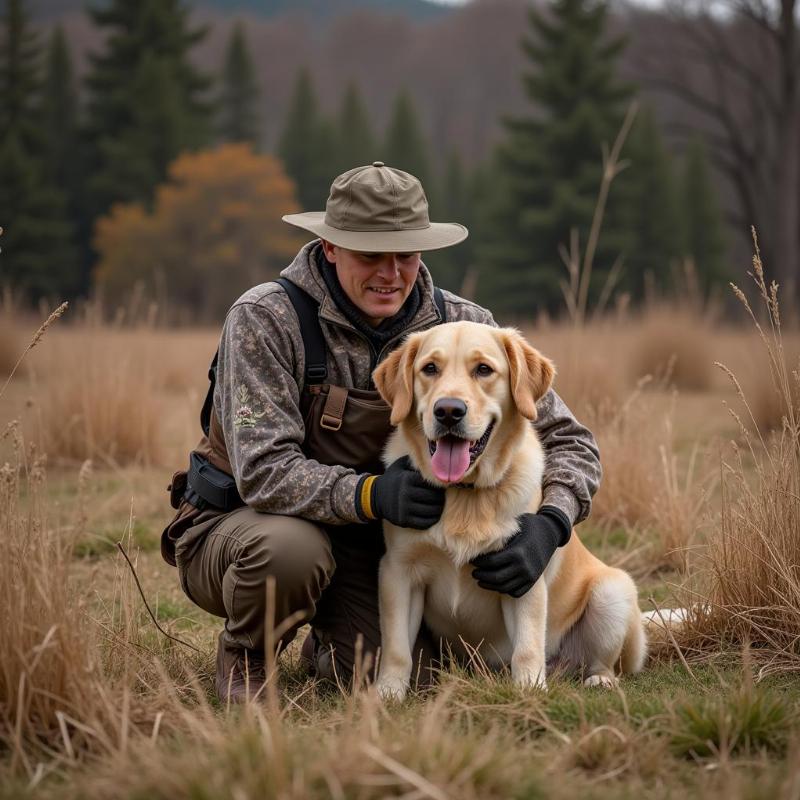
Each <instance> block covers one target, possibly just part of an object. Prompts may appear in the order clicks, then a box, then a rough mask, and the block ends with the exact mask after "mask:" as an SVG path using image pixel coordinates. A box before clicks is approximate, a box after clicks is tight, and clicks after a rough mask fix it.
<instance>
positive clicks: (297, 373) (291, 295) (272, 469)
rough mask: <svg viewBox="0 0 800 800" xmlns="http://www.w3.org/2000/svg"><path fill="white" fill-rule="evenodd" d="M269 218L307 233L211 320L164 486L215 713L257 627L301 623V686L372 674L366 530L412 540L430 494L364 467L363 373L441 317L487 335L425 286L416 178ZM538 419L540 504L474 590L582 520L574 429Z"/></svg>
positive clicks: (559, 410) (504, 588) (375, 411)
mask: <svg viewBox="0 0 800 800" xmlns="http://www.w3.org/2000/svg"><path fill="white" fill-rule="evenodd" d="M283 219H284V220H285V221H286V222H288V223H290V224H292V225H296V226H298V227H301V228H303V229H305V230H308V231H310V232H312V233H313V234H314V235H315V236H316V237H317V238H315V239H314V240H313V241H311V242H309V243H308V244H306V245H305V246H304V247H303V248H302V249H301V250H300V252H299V253H298V254H297V257H296V258H295V260H294V261H293V262H292V264H290V265H289V266H288V267H287V268H286V269H285V270H284V271H283V272H282V273H281V279H280V280H279V282H269V283H264V284H262V285H260V286H256V287H254V288H253V289H251V290H250V291H248V292H246V293H245V294H244V295H243V296H242V297H241V298H239V300H237V301H236V303H234V305H233V307H232V308H231V310H230V311H229V313H228V316H227V318H226V320H225V324H224V327H223V331H222V337H221V340H220V345H219V353H218V364H217V374H216V387H215V389H214V390H213V395H210V397H209V398H208V400H207V404H206V408H205V409H204V412H205V419H206V423H205V425H204V427H205V429H206V434H207V435H206V436H205V437H204V438H203V440H202V441H201V443H200V445H199V446H198V448H197V450H196V451H195V452H194V453H193V454H192V462H191V463H192V466H191V469H190V473H189V478H188V486H187V485H186V480H185V473H178V474H176V479H175V480H174V481H173V487H172V491H173V505H176V506H178V505H179V511H178V515H177V517H176V518H175V520H173V522H172V524H171V525H170V526H169V527H168V528H167V529H166V531H165V532H164V536H163V537H162V552H163V553H164V556H165V558H166V559H167V560H168V561H170V562H171V563H174V564H176V565H177V567H178V572H179V576H180V581H181V586H182V588H183V590H184V591H185V592H186V594H187V595H188V596H189V597H190V598H191V599H192V600H193V602H195V603H197V604H198V605H199V606H201V607H202V608H204V609H205V610H207V611H209V612H210V613H212V614H216V615H218V616H221V617H225V619H226V622H225V629H224V630H223V631H222V633H221V634H220V637H219V646H218V652H217V676H216V689H217V693H218V695H219V697H220V698H221V699H222V700H223V701H232V702H238V701H242V700H246V699H248V697H252V696H253V695H254V694H255V693H256V692H258V690H259V689H260V687H261V686H262V685H263V682H264V649H265V647H266V646H268V632H269V631H270V630H274V632H275V633H274V636H275V639H274V640H280V644H279V645H278V647H280V646H285V645H286V644H287V643H288V642H289V641H291V639H292V638H293V637H294V635H295V633H296V631H297V629H298V628H299V627H300V626H301V625H303V624H304V623H308V622H310V623H311V626H312V635H311V637H310V638H309V639H308V640H307V642H306V644H304V647H303V651H304V653H305V654H306V655H307V656H308V658H309V659H310V661H311V662H312V665H313V668H314V670H315V671H316V673H317V674H318V675H320V676H323V677H328V678H331V679H335V680H339V681H341V682H344V683H347V682H348V681H349V680H350V678H351V675H352V673H353V671H354V669H356V668H357V667H358V666H359V662H361V663H363V664H364V665H365V668H368V667H369V666H370V665H373V666H374V661H375V652H376V649H377V647H378V646H379V644H380V625H379V619H378V590H377V569H378V562H379V559H380V557H381V555H382V552H383V537H382V534H381V520H383V519H387V520H389V521H391V522H393V523H394V524H396V525H401V526H403V527H411V528H417V529H425V528H429V527H430V526H431V525H433V524H434V523H435V522H436V521H437V520H438V519H439V517H440V516H441V513H442V509H443V505H444V490H443V489H441V488H438V487H433V486H431V485H429V484H427V483H426V482H425V481H424V480H423V479H422V478H421V476H420V475H419V473H418V472H416V470H413V469H412V468H410V466H409V464H408V462H406V461H402V460H401V461H398V462H395V463H394V464H392V465H390V466H389V467H388V468H387V469H386V470H385V471H384V470H383V469H382V467H381V464H380V453H381V449H382V446H383V443H384V441H385V440H386V437H387V436H388V433H389V430H390V426H389V408H388V407H387V406H386V405H385V403H383V401H382V400H381V399H380V397H379V396H378V395H377V392H375V390H374V386H373V385H372V382H371V374H372V371H373V370H374V368H375V366H376V365H377V364H378V363H379V362H380V361H381V359H383V358H384V357H385V356H386V355H387V353H389V352H390V351H391V350H392V349H393V348H394V347H395V346H397V345H398V344H399V343H400V341H401V340H402V339H403V337H404V336H405V335H406V334H408V333H410V332H411V331H415V330H422V329H425V328H429V327H431V326H432V325H436V324H439V323H440V322H442V321H443V319H444V318H446V320H447V321H456V320H471V321H474V322H483V323H486V324H489V325H494V324H495V323H494V320H493V319H492V316H491V314H490V313H489V312H488V311H486V310H485V309H483V308H481V307H480V306H477V305H475V304H474V303H471V302H469V301H467V300H464V299H462V298H460V297H457V296H456V295H454V294H451V293H449V292H441V291H440V290H435V289H434V286H433V282H432V279H431V275H430V274H429V272H428V270H427V269H426V268H425V266H424V264H423V263H422V261H421V259H420V254H421V252H422V251H427V250H433V249H437V248H441V247H447V246H450V245H454V244H457V243H458V242H459V241H462V240H463V239H464V238H465V237H466V236H467V231H466V229H465V228H464V227H463V226H461V225H458V224H454V223H431V222H430V220H429V217H428V204H427V200H426V198H425V194H424V192H423V189H422V186H421V185H420V182H419V181H418V180H417V179H416V178H414V177H413V176H411V175H409V174H407V173H405V172H401V171H399V170H396V169H392V168H390V167H387V166H385V165H384V164H383V163H382V162H377V161H376V162H375V163H374V164H372V165H371V166H365V167H358V168H356V169H353V170H350V171H349V172H346V173H344V174H343V175H340V176H339V177H338V178H336V179H335V180H334V182H333V184H332V186H331V192H330V196H329V198H328V201H327V204H326V210H325V212H310V213H304V214H292V215H288V216H285V217H284V218H283ZM212 400H213V402H211V401H212ZM538 412H539V417H538V420H537V422H536V423H535V424H536V427H537V430H538V433H539V436H540V438H541V440H542V443H543V445H544V447H545V450H546V452H547V454H548V466H547V470H546V472H545V476H544V500H543V505H542V507H541V509H540V511H539V513H537V514H526V515H524V516H523V517H521V518H520V531H519V533H518V534H517V535H516V536H515V537H514V538H513V539H512V540H511V541H510V542H509V544H508V545H507V546H506V548H505V549H504V550H502V551H500V552H498V553H493V554H490V555H485V556H481V557H480V558H479V559H476V561H475V562H474V563H475V566H476V567H477V569H476V571H475V572H476V580H478V582H479V585H481V586H482V587H484V588H486V589H487V590H491V591H500V592H508V593H509V594H514V595H515V596H519V595H521V594H523V593H524V592H526V591H527V590H528V589H529V588H530V587H531V586H532V585H533V584H534V583H535V581H536V580H537V579H538V578H539V576H540V575H541V572H542V570H543V569H544V568H545V566H546V565H547V563H548V561H549V559H550V557H551V556H552V554H553V552H554V551H555V549H556V548H557V547H558V546H560V545H563V544H564V543H566V541H567V540H568V539H569V536H570V531H571V529H572V526H573V524H575V523H576V522H580V521H581V520H582V519H584V518H585V517H586V516H587V515H588V513H589V508H590V505H591V497H592V495H593V493H594V491H595V489H596V487H597V484H598V481H599V479H600V464H599V461H598V455H597V448H596V445H595V442H594V439H593V437H592V435H591V434H590V433H589V431H588V430H586V428H584V427H582V426H581V425H579V424H578V423H577V422H576V420H575V419H574V417H573V416H572V414H571V413H570V412H569V410H568V409H567V408H566V406H565V405H564V403H563V402H562V401H561V400H560V399H559V398H558V396H557V395H556V394H555V393H554V392H553V391H550V392H548V393H547V394H546V395H545V397H544V398H542V400H541V401H540V403H539V405H538ZM229 475H232V476H233V478H234V479H235V486H234V485H233V481H231V480H230V478H228V476H229ZM226 480H227V481H228V482H229V485H226ZM270 583H272V584H274V591H273V593H272V598H271V601H270V602H268V600H267V596H268V594H269V592H268V591H267V588H266V587H267V586H268V585H269V584H270ZM267 614H269V615H270V618H269V619H267V616H266V615H267ZM274 640H273V641H274ZM435 651H436V643H431V642H426V641H424V637H423V638H422V639H421V640H420V641H419V642H418V643H417V652H419V653H422V654H423V656H422V657H423V658H424V659H426V660H430V659H431V658H432V657H433V653H434V652H435Z"/></svg>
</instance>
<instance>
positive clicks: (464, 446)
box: [428, 420, 494, 483]
mask: <svg viewBox="0 0 800 800" xmlns="http://www.w3.org/2000/svg"><path fill="white" fill-rule="evenodd" d="M493 429H494V420H492V422H491V423H490V424H489V427H488V428H487V429H486V430H485V431H484V432H483V436H481V438H480V439H477V440H476V441H474V442H471V441H469V439H462V438H461V437H460V436H453V435H452V434H448V435H447V436H442V438H441V439H437V440H436V441H431V440H428V449H429V450H430V454H431V469H432V470H433V474H434V475H435V476H436V477H437V478H438V479H439V480H440V481H442V483H458V482H459V481H460V480H461V479H462V478H463V477H464V475H466V473H467V471H468V470H469V468H470V467H471V466H472V465H473V464H474V463H475V459H477V458H478V456H479V455H480V454H481V453H482V452H483V451H484V449H485V447H486V444H487V442H488V441H489V437H490V436H491V435H492V430H493Z"/></svg>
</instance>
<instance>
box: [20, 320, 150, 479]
mask: <svg viewBox="0 0 800 800" xmlns="http://www.w3.org/2000/svg"><path fill="white" fill-rule="evenodd" d="M158 359H159V353H158V348H157V338H156V336H155V331H154V329H153V328H151V327H143V328H140V329H125V328H121V327H119V326H114V327H108V326H104V325H102V323H100V322H99V321H97V320H95V319H92V318H91V317H87V318H86V319H85V320H84V321H82V322H81V323H80V324H78V325H76V326H73V327H72V328H70V329H69V330H66V331H59V332H58V335H57V336H54V337H53V339H52V341H51V342H50V347H49V348H48V349H47V351H46V352H45V353H42V354H40V358H38V359H37V360H36V361H35V365H34V369H35V370H36V375H35V379H34V380H35V382H36V383H37V384H39V385H41V386H42V388H43V389H44V391H43V392H42V395H43V397H42V400H41V413H40V415H39V418H38V430H37V433H38V436H39V438H40V441H41V442H42V446H43V447H44V449H45V450H46V451H47V452H48V454H49V455H50V456H51V457H52V458H53V459H56V460H63V461H68V462H72V463H76V464H79V463H82V462H84V461H85V460H87V459H91V460H93V461H95V462H97V463H100V464H107V465H121V464H128V463H140V464H156V463H158V462H159V459H160V456H161V452H162V448H161V443H162V436H163V430H162V414H163V409H162V407H161V400H160V398H159V394H158V390H159V366H158Z"/></svg>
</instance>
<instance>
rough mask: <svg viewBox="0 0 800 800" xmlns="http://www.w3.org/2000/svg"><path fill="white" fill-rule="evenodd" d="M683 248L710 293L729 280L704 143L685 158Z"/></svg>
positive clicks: (691, 147) (691, 146)
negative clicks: (717, 285) (710, 289)
mask: <svg viewBox="0 0 800 800" xmlns="http://www.w3.org/2000/svg"><path fill="white" fill-rule="evenodd" d="M682 188H683V210H684V231H685V233H684V247H685V253H686V255H687V256H689V257H690V258H691V259H692V260H693V261H694V264H695V268H696V269H697V274H698V277H699V279H700V282H701V286H702V287H703V288H704V289H706V290H708V289H709V288H711V287H712V286H714V285H715V284H719V283H721V282H723V281H725V280H727V279H728V273H729V269H728V266H727V264H726V262H725V250H726V247H725V226H724V223H723V218H722V212H721V211H720V207H719V201H718V199H717V196H716V192H715V191H714V186H713V183H712V181H711V175H710V171H709V168H708V160H707V158H706V151H705V147H704V145H703V142H702V140H701V139H699V138H695V139H694V140H693V141H692V142H691V143H690V144H689V146H688V148H687V150H686V154H685V165H684V178H683V187H682Z"/></svg>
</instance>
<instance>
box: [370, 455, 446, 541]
mask: <svg viewBox="0 0 800 800" xmlns="http://www.w3.org/2000/svg"><path fill="white" fill-rule="evenodd" d="M444 493H445V490H444V489H443V488H441V487H438V486H432V485H431V484H430V483H428V482H427V481H426V480H425V479H424V478H423V477H422V475H420V473H419V472H418V471H417V470H416V469H414V467H412V466H411V461H410V460H409V459H408V457H407V456H404V457H403V458H398V459H397V461H395V462H393V463H392V464H390V465H389V466H388V467H387V468H386V472H384V473H383V475H365V476H364V477H363V478H362V479H361V480H360V481H359V482H358V486H357V487H356V509H357V510H358V514H359V516H360V517H361V518H362V519H363V520H364V521H365V522H366V521H369V520H376V519H385V520H388V521H389V522H391V523H392V524H393V525H397V526H398V527H400V528H417V529H418V530H425V529H426V528H430V527H432V526H433V525H435V524H436V523H437V522H438V521H439V519H440V518H441V516H442V511H444Z"/></svg>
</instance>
